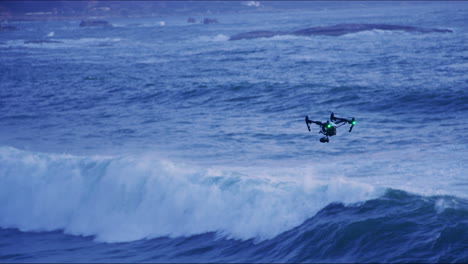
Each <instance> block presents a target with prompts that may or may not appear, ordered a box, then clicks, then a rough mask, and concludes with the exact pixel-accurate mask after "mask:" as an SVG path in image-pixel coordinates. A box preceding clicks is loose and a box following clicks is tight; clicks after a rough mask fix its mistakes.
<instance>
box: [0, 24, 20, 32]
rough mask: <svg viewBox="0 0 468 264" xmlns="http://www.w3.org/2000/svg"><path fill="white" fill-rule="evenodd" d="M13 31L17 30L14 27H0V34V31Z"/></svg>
mask: <svg viewBox="0 0 468 264" xmlns="http://www.w3.org/2000/svg"><path fill="white" fill-rule="evenodd" d="M13 30H17V28H16V27H14V26H3V25H0V32H1V31H13Z"/></svg>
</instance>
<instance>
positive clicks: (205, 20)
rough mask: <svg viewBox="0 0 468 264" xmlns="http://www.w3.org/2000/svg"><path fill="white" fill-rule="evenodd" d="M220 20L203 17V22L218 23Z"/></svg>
mask: <svg viewBox="0 0 468 264" xmlns="http://www.w3.org/2000/svg"><path fill="white" fill-rule="evenodd" d="M217 23H219V21H218V20H217V19H214V18H205V19H203V24H217Z"/></svg>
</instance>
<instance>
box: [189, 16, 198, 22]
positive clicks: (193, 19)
mask: <svg viewBox="0 0 468 264" xmlns="http://www.w3.org/2000/svg"><path fill="white" fill-rule="evenodd" d="M187 23H197V20H196V19H195V18H193V17H189V18H188V19H187Z"/></svg>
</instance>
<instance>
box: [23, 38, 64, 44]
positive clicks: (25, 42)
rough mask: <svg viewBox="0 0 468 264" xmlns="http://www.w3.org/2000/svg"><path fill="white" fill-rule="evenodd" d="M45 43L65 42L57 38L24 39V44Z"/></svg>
mask: <svg viewBox="0 0 468 264" xmlns="http://www.w3.org/2000/svg"><path fill="white" fill-rule="evenodd" d="M45 43H63V42H62V41H56V40H42V39H37V40H26V41H24V44H45Z"/></svg>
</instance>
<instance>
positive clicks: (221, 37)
mask: <svg viewBox="0 0 468 264" xmlns="http://www.w3.org/2000/svg"><path fill="white" fill-rule="evenodd" d="M228 40H229V37H228V36H226V35H224V34H217V35H216V36H200V37H198V38H197V39H196V41H202V42H223V41H228Z"/></svg>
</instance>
